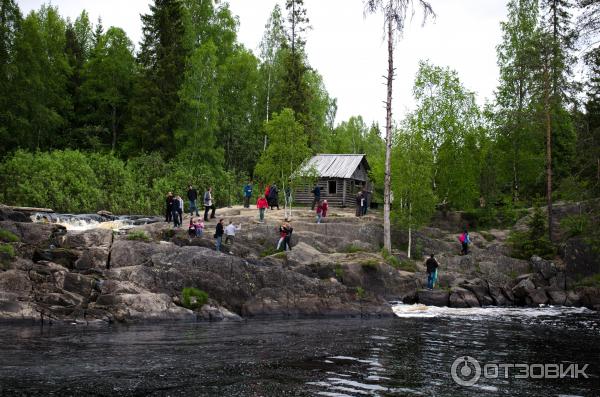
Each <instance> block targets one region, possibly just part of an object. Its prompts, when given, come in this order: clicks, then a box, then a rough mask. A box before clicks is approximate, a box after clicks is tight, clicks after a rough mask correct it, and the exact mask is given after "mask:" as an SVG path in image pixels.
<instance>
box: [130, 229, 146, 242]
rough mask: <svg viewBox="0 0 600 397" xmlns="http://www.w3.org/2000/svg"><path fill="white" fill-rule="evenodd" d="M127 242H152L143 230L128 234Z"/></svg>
mask: <svg viewBox="0 0 600 397" xmlns="http://www.w3.org/2000/svg"><path fill="white" fill-rule="evenodd" d="M127 240H138V241H150V240H151V238H150V236H148V235H147V234H146V232H144V231H143V230H134V231H132V232H130V233H128V234H127Z"/></svg>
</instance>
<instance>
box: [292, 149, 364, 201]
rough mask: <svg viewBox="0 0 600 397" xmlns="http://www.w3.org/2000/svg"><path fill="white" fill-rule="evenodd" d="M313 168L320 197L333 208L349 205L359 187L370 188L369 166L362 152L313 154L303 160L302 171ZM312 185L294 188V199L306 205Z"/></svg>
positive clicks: (310, 197)
mask: <svg viewBox="0 0 600 397" xmlns="http://www.w3.org/2000/svg"><path fill="white" fill-rule="evenodd" d="M313 167H314V169H315V170H316V172H317V175H318V176H319V180H318V182H317V184H318V185H319V187H321V199H324V200H327V202H328V203H329V205H330V206H333V207H352V206H354V204H355V196H356V193H357V192H358V191H359V190H362V189H363V188H366V190H367V191H369V192H370V191H372V184H371V182H370V180H369V174H368V171H369V169H370V167H369V163H368V162H367V157H366V156H365V155H364V154H317V155H316V156H314V157H313V158H311V159H310V160H309V161H308V162H306V163H305V164H304V166H303V168H302V169H303V170H307V169H312V168H313ZM313 188H314V185H313V186H302V187H299V188H298V189H296V191H295V196H294V202H295V203H296V204H304V205H310V204H311V203H312V201H313V194H312V193H311V191H312V190H313Z"/></svg>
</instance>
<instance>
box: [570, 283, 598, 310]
mask: <svg viewBox="0 0 600 397" xmlns="http://www.w3.org/2000/svg"><path fill="white" fill-rule="evenodd" d="M576 292H577V294H578V295H579V297H580V302H581V304H582V305H583V306H585V307H587V308H589V309H593V310H600V288H594V287H581V288H578V289H577V291H576Z"/></svg>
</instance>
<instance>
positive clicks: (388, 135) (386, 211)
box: [383, 17, 394, 252]
mask: <svg viewBox="0 0 600 397" xmlns="http://www.w3.org/2000/svg"><path fill="white" fill-rule="evenodd" d="M392 34H393V26H392V18H391V17H390V18H388V75H387V100H386V116H385V179H384V193H383V247H384V248H385V249H386V250H387V251H388V252H392V235H391V225H390V193H391V154H392V83H393V81H394V41H393V36H392Z"/></svg>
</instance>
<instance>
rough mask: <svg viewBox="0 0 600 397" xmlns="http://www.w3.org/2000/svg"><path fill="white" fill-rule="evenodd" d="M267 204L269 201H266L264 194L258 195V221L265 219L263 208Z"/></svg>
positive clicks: (261, 221)
mask: <svg viewBox="0 0 600 397" xmlns="http://www.w3.org/2000/svg"><path fill="white" fill-rule="evenodd" d="M268 206H269V203H268V202H267V199H266V198H265V196H260V197H259V198H258V200H257V201H256V208H258V219H259V220H260V223H263V222H264V221H265V210H266V209H267V207H268Z"/></svg>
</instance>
